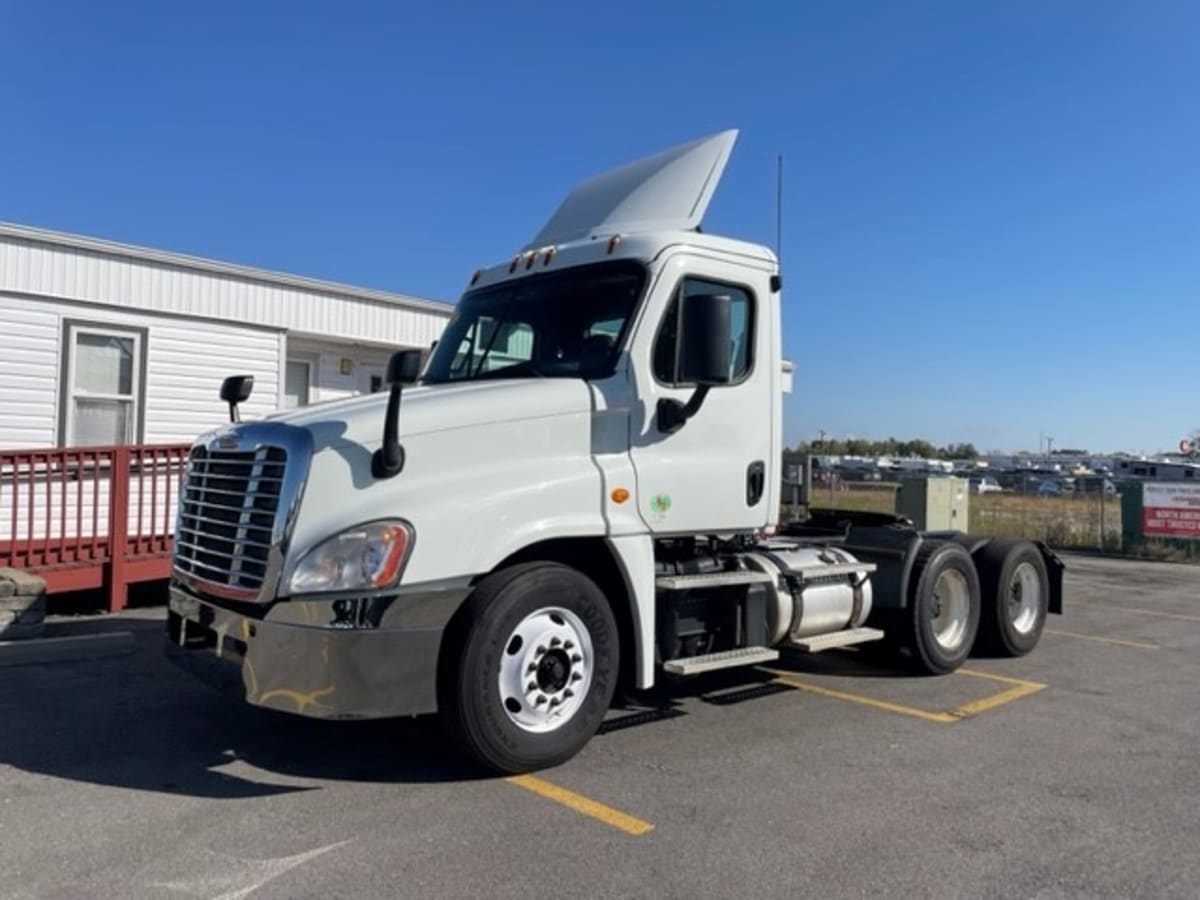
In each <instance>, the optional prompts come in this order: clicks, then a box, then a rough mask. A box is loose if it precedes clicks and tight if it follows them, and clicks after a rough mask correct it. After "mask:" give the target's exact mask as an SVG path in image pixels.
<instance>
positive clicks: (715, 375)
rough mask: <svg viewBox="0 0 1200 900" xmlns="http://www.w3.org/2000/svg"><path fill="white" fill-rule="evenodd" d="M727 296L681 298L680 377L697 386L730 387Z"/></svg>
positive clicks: (709, 295)
mask: <svg viewBox="0 0 1200 900" xmlns="http://www.w3.org/2000/svg"><path fill="white" fill-rule="evenodd" d="M732 307H733V301H732V300H731V299H730V297H729V295H728V294H692V295H691V296H690V297H684V298H683V312H682V316H681V318H682V319H683V321H682V323H681V327H680V330H679V333H680V336H681V340H680V346H679V377H680V379H681V380H682V381H690V382H693V383H695V384H698V385H709V386H713V385H721V384H729V382H730V377H729V371H730V363H731V362H732V350H731V341H732V334H733V327H732V324H731V322H730V318H731V312H730V311H731V309H732Z"/></svg>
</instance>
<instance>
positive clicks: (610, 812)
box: [505, 775, 654, 836]
mask: <svg viewBox="0 0 1200 900" xmlns="http://www.w3.org/2000/svg"><path fill="white" fill-rule="evenodd" d="M505 780H506V781H507V782H508V783H509V784H515V785H516V786H517V787H520V788H524V789H525V790H527V791H532V792H533V793H535V794H537V795H538V796H539V797H545V798H546V799H547V800H553V801H554V802H555V803H560V804H562V805H563V806H565V807H567V808H568V809H573V810H575V812H577V813H582V814H583V815H585V816H591V817H592V818H593V819H596V820H597V821H600V822H603V823H604V824H605V825H611V826H612V827H613V828H617V829H619V830H621V831H624V832H625V833H626V834H632V835H635V836H637V835H642V834H645V833H646V832H648V831H650V830H652V829H653V828H654V826H653V825H651V824H650V823H649V822H647V821H645V820H643V819H639V818H638V817H637V816H631V815H629V814H628V813H623V812H621V811H620V810H619V809H613V808H612V807H611V806H607V805H605V804H603V803H600V802H599V801H598V800H592V799H591V798H590V797H585V796H583V794H577V793H575V792H574V791H568V790H567V789H566V788H562V787H559V786H558V785H557V784H552V783H551V782H549V781H546V780H545V779H544V778H538V777H537V776H536V775H513V776H511V777H509V778H506V779H505Z"/></svg>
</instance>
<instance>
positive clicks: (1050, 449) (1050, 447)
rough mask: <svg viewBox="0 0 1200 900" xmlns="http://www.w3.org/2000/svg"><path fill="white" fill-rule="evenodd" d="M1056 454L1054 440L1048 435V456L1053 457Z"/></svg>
mask: <svg viewBox="0 0 1200 900" xmlns="http://www.w3.org/2000/svg"><path fill="white" fill-rule="evenodd" d="M1053 453H1054V438H1052V437H1050V435H1046V455H1047V456H1051V455H1053Z"/></svg>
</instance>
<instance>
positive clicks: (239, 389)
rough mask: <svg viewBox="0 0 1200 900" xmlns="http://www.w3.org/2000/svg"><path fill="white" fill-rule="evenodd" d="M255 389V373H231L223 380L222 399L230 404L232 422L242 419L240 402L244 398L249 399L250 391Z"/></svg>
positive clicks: (230, 419)
mask: <svg viewBox="0 0 1200 900" xmlns="http://www.w3.org/2000/svg"><path fill="white" fill-rule="evenodd" d="M253 390H254V376H253V375H230V376H229V377H228V378H226V379H225V380H224V381H222V382H221V399H222V400H224V401H225V402H226V403H228V404H229V421H230V422H240V421H242V417H241V416H240V415H239V414H238V404H239V403H241V402H242V401H243V400H249V399H250V392H251V391H253Z"/></svg>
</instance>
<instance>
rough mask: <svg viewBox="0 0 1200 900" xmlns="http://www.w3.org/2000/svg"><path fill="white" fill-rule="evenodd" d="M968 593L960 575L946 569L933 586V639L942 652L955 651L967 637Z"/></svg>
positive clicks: (969, 593) (968, 589)
mask: <svg viewBox="0 0 1200 900" xmlns="http://www.w3.org/2000/svg"><path fill="white" fill-rule="evenodd" d="M970 595H971V589H970V587H969V585H968V584H967V579H966V578H965V577H964V576H963V574H962V572H958V571H956V570H954V569H946V570H945V571H944V572H942V573H940V574H939V575H938V577H937V581H935V582H934V584H933V602H932V603H931V604H930V612H931V614H932V619H933V621H932V625H933V639H934V640H935V641H937V642H938V644H939V645H941V647H942V648H943V649H945V650H948V651H950V652H953V651H955V650H957V649H958V648H959V646H960V645H961V644H962V642H963V640H964V639H965V638H966V634H967V620H968V619H969V618H970V609H971V600H970Z"/></svg>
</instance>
